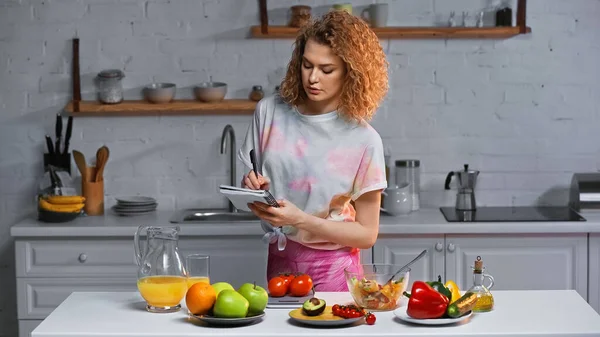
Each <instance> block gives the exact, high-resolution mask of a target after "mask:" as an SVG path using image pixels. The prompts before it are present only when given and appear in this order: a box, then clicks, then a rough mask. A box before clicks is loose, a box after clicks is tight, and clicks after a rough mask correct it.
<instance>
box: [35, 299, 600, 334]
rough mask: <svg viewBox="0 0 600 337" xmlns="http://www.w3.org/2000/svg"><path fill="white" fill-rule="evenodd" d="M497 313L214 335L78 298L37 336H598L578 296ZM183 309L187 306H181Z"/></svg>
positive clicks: (498, 303) (386, 317)
mask: <svg viewBox="0 0 600 337" xmlns="http://www.w3.org/2000/svg"><path fill="white" fill-rule="evenodd" d="M493 294H494V297H495V308H494V310H493V311H491V312H487V313H479V314H474V315H473V316H471V317H470V318H468V319H466V320H465V321H462V322H461V323H457V324H454V325H447V326H422V325H412V324H407V323H404V322H403V321H401V320H399V319H398V318H396V317H395V315H394V314H393V312H377V313H375V315H376V317H377V321H376V323H375V325H366V324H360V322H359V323H355V324H354V325H350V326H346V327H342V328H318V327H312V326H304V325H300V324H298V323H295V322H294V321H292V320H291V319H290V318H289V316H288V313H289V311H290V310H289V309H267V310H266V312H265V317H264V318H263V320H262V321H260V322H258V323H255V324H253V325H249V326H245V327H236V328H223V327H214V328H213V327H210V326H208V325H205V323H203V322H200V321H198V320H197V319H194V318H191V317H188V316H187V314H186V313H187V310H186V309H185V308H182V310H181V311H179V312H176V313H170V314H154V313H149V312H147V311H145V309H144V306H145V303H144V302H143V300H142V298H141V296H140V295H139V294H138V293H137V292H106V293H100V292H75V293H72V294H71V295H70V296H69V297H68V298H67V299H66V300H65V301H64V302H63V303H62V304H61V305H60V306H59V307H58V308H56V309H55V310H54V311H53V312H52V313H51V314H50V315H49V316H48V317H47V318H46V320H44V321H43V322H42V323H41V324H40V325H39V326H38V327H37V328H36V329H35V330H34V331H33V333H32V334H31V336H32V337H64V336H78V337H92V336H93V337H142V336H144V337H163V336H164V337H167V336H168V337H171V336H220V337H225V336H261V337H263V336H277V337H281V336H286V337H296V336H311V335H315V336H344V337H351V336H361V337H362V336H372V337H377V336H472V337H474V336H491V335H493V336H513V337H514V336H534V335H535V336H554V337H563V336H564V337H567V336H569V337H576V336H600V315H598V314H597V313H596V312H595V311H594V310H593V309H592V308H591V307H590V306H589V305H588V304H587V303H586V302H585V300H584V299H583V298H581V296H579V294H577V292H576V291H573V290H546V291H541V290H540V291H538V290H530V291H500V290H499V291H495V292H494V293H493ZM316 296H317V297H319V298H323V299H325V300H326V301H327V303H328V304H330V305H333V304H335V303H345V302H347V301H350V300H351V297H350V294H349V293H317V294H316ZM183 302H185V301H183Z"/></svg>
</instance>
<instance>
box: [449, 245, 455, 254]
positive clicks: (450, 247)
mask: <svg viewBox="0 0 600 337" xmlns="http://www.w3.org/2000/svg"><path fill="white" fill-rule="evenodd" d="M455 250H456V247H455V246H454V244H453V243H449V244H448V251H449V252H451V253H452V252H454V251H455Z"/></svg>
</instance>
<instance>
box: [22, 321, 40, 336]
mask: <svg viewBox="0 0 600 337" xmlns="http://www.w3.org/2000/svg"><path fill="white" fill-rule="evenodd" d="M40 323H42V321H41V320H30V319H20V320H19V337H31V333H32V332H33V330H35V328H37V326H38V325H40Z"/></svg>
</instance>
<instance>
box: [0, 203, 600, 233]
mask: <svg viewBox="0 0 600 337" xmlns="http://www.w3.org/2000/svg"><path fill="white" fill-rule="evenodd" d="M173 213H174V211H157V212H155V213H153V214H149V215H142V216H136V217H121V216H116V215H114V214H112V212H110V211H107V212H106V214H105V215H104V216H89V217H81V218H78V219H75V220H74V221H72V222H67V223H62V224H51V223H43V222H40V221H37V220H36V219H35V216H31V217H30V218H27V219H25V220H23V221H20V222H19V223H17V224H16V225H14V226H13V227H12V228H11V231H10V232H11V235H12V236H13V237H52V236H61V237H85V236H94V237H96V236H98V237H102V236H104V237H111V236H112V237H115V236H117V237H118V236H127V237H129V236H132V235H133V233H134V232H135V230H136V229H137V227H138V226H139V225H157V226H165V225H174V224H171V223H169V218H170V217H171V216H172V215H173ZM581 214H582V216H583V217H584V218H586V220H587V221H574V222H558V221H554V222H550V221H548V222H546V221H540V222H447V221H446V219H445V218H444V216H443V214H442V213H441V212H440V210H439V209H438V208H430V209H421V210H419V211H416V212H413V213H411V214H409V215H408V216H397V217H395V216H387V215H382V216H381V221H380V228H379V234H380V235H385V234H486V233H490V234H491V233H499V234H502V233H504V234H510V233H600V212H599V211H587V212H582V213H581ZM178 226H180V227H181V232H180V235H181V236H198V235H202V236H207V235H208V236H227V235H256V236H262V235H263V234H264V232H263V231H262V229H261V227H260V225H259V222H258V221H240V222H229V223H214V222H206V223H202V224H178Z"/></svg>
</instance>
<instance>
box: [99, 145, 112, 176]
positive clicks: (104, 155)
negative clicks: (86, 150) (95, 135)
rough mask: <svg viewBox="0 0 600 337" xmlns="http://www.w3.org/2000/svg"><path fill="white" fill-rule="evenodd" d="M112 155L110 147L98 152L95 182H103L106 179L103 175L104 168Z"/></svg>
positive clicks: (103, 147) (104, 147)
mask: <svg viewBox="0 0 600 337" xmlns="http://www.w3.org/2000/svg"><path fill="white" fill-rule="evenodd" d="M109 155H110V151H109V150H108V147H106V146H102V147H101V148H99V149H98V151H96V178H95V181H102V180H104V178H103V177H102V174H103V173H104V166H106V162H107V161H108V156H109Z"/></svg>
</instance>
